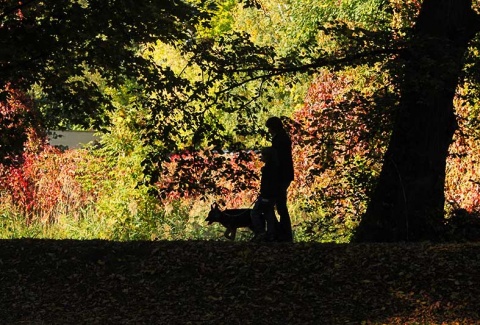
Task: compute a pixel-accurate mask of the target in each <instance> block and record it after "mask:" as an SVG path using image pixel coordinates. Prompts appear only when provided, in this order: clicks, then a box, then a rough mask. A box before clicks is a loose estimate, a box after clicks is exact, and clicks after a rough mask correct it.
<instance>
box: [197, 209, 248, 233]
mask: <svg viewBox="0 0 480 325" xmlns="http://www.w3.org/2000/svg"><path fill="white" fill-rule="evenodd" d="M251 211H252V209H247V208H245V209H227V210H223V211H221V210H220V208H219V206H218V204H217V203H213V204H212V206H211V210H210V212H209V213H208V216H207V219H205V221H207V222H208V224H209V225H211V224H212V223H214V222H219V223H220V224H221V225H222V226H224V227H225V228H226V230H225V232H224V234H223V235H224V236H225V237H226V238H227V239H230V240H235V236H236V234H237V229H238V228H250V230H252V231H253V226H252V219H251V218H250V213H251Z"/></svg>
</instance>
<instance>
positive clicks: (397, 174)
mask: <svg viewBox="0 0 480 325" xmlns="http://www.w3.org/2000/svg"><path fill="white" fill-rule="evenodd" d="M479 30H480V17H479V16H478V14H477V13H476V12H475V11H474V10H473V9H472V2H471V1H469V0H461V1H460V0H458V1H450V0H442V1H432V0H425V1H424V2H423V4H422V8H421V11H420V15H419V16H418V18H417V20H416V24H415V27H414V30H413V35H412V38H411V40H410V41H409V42H408V43H407V46H406V47H405V48H404V49H403V50H402V52H401V54H400V56H399V58H398V61H399V62H400V63H401V64H402V66H403V68H402V74H401V75H400V76H399V77H400V78H399V79H398V84H399V89H400V96H401V98H400V105H399V107H398V110H397V113H396V116H395V120H394V126H393V132H392V135H391V139H390V142H389V145H388V150H387V153H386V155H385V157H384V163H383V168H382V172H381V174H380V178H379V180H378V185H377V187H376V190H375V191H374V193H373V195H372V197H371V201H370V204H369V206H368V209H367V212H366V214H365V215H364V216H363V218H362V221H361V224H360V227H359V229H358V231H357V240H359V241H399V240H422V239H435V238H438V236H439V231H440V227H441V224H442V221H443V213H444V206H445V198H444V190H445V166H446V160H447V157H448V150H449V146H450V144H451V143H452V138H453V134H454V132H455V130H456V128H457V123H456V118H455V112H454V108H453V98H454V95H455V90H456V88H457V86H458V83H459V80H460V78H461V75H462V70H463V68H464V62H465V61H464V60H465V57H466V54H467V49H468V46H469V44H470V43H471V41H472V39H473V38H474V37H475V35H476V34H477V32H478V31H479Z"/></svg>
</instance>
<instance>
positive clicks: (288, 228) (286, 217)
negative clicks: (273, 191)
mask: <svg viewBox="0 0 480 325" xmlns="http://www.w3.org/2000/svg"><path fill="white" fill-rule="evenodd" d="M288 186H290V182H289V183H287V184H284V185H283V186H282V188H281V191H280V193H279V196H278V199H277V203H276V205H275V206H276V207H277V212H278V214H279V215H280V231H279V234H278V237H279V240H280V241H288V242H291V241H293V234H292V223H291V221H290V214H289V213H288V207H287V190H288Z"/></svg>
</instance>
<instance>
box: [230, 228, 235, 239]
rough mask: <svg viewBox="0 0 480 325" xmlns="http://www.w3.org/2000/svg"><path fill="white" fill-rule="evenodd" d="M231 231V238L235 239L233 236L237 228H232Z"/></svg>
mask: <svg viewBox="0 0 480 325" xmlns="http://www.w3.org/2000/svg"><path fill="white" fill-rule="evenodd" d="M230 233H231V240H235V236H236V235H237V228H232V231H231V232H230Z"/></svg>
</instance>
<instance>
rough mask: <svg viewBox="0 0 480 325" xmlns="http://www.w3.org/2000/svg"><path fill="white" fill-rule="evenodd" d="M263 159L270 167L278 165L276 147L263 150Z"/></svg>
mask: <svg viewBox="0 0 480 325" xmlns="http://www.w3.org/2000/svg"><path fill="white" fill-rule="evenodd" d="M262 157H263V159H264V161H265V164H268V165H277V164H278V157H277V150H275V148H274V147H265V148H262Z"/></svg>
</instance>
